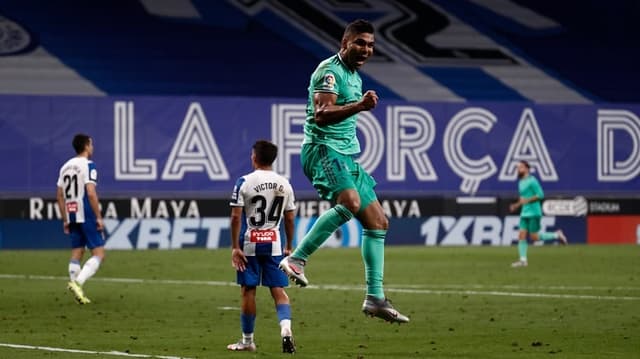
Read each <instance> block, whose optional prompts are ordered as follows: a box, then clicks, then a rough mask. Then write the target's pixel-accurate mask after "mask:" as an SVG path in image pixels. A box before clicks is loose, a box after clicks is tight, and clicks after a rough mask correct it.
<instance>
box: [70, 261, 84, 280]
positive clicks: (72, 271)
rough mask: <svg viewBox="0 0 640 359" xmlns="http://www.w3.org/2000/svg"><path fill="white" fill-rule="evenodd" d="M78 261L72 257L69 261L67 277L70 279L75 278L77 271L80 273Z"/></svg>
mask: <svg viewBox="0 0 640 359" xmlns="http://www.w3.org/2000/svg"><path fill="white" fill-rule="evenodd" d="M80 269H81V267H80V262H79V261H77V260H75V259H72V260H71V261H69V279H70V280H76V278H77V277H78V273H80Z"/></svg>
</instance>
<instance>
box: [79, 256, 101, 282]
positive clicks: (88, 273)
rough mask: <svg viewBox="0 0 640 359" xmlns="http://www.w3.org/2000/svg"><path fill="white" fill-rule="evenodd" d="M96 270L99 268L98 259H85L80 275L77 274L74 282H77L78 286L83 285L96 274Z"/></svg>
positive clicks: (94, 257)
mask: <svg viewBox="0 0 640 359" xmlns="http://www.w3.org/2000/svg"><path fill="white" fill-rule="evenodd" d="M98 268H100V258H98V257H96V256H93V257H91V258H89V259H87V261H86V262H84V265H83V266H82V270H81V271H80V274H78V277H77V278H76V282H78V284H80V285H83V284H84V282H86V281H87V279H89V278H91V277H92V276H93V275H94V274H96V272H97V271H98Z"/></svg>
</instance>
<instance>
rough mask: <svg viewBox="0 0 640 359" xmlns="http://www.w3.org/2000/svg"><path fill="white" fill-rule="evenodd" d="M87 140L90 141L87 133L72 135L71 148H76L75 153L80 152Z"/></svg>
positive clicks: (87, 142)
mask: <svg viewBox="0 0 640 359" xmlns="http://www.w3.org/2000/svg"><path fill="white" fill-rule="evenodd" d="M89 141H91V137H90V136H89V135H85V134H84V133H78V134H77V135H75V136H73V141H72V142H71V144H73V149H74V150H76V153H77V154H81V153H82V151H84V148H85V147H86V146H87V145H88V144H89Z"/></svg>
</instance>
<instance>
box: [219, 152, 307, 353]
mask: <svg viewBox="0 0 640 359" xmlns="http://www.w3.org/2000/svg"><path fill="white" fill-rule="evenodd" d="M277 154H278V147H276V145H274V144H273V143H271V142H268V141H262V140H261V141H257V142H256V143H255V144H254V145H253V149H252V151H251V163H252V165H253V168H254V171H253V172H251V173H249V174H247V175H245V176H242V177H240V178H238V180H237V182H236V185H235V187H234V189H233V194H232V196H231V203H230V205H231V241H232V245H231V247H232V251H231V264H232V265H233V267H234V268H235V269H236V270H237V281H238V284H240V285H241V286H242V310H241V313H240V322H241V325H242V339H241V340H240V341H239V342H237V343H234V344H229V345H228V346H227V349H229V350H242V351H255V350H256V345H255V343H254V340H253V331H254V327H255V320H256V287H257V286H258V285H260V284H262V285H263V286H265V287H269V290H270V291H271V296H272V297H273V300H274V302H275V305H276V312H277V314H278V321H279V322H280V336H281V338H282V351H283V352H285V353H294V352H295V345H294V342H293V336H292V332H291V307H290V305H289V297H288V296H287V293H286V292H285V290H284V287H286V286H287V285H288V279H287V276H286V275H285V274H284V273H283V272H282V271H280V269H279V268H278V264H279V263H280V261H281V260H282V258H283V255H289V254H290V253H291V250H292V248H291V246H292V241H293V231H294V210H295V208H296V207H295V204H294V195H293V189H292V187H291V184H290V183H289V180H287V179H286V178H285V177H283V176H281V175H279V174H277V173H276V172H274V171H273V169H272V166H271V165H272V163H273V161H275V159H276V156H277ZM283 218H284V230H285V234H286V236H287V239H286V244H284V246H283V241H282V240H281V239H280V222H282V219H283ZM283 247H284V248H283Z"/></svg>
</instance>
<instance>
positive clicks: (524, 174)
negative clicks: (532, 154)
mask: <svg viewBox="0 0 640 359" xmlns="http://www.w3.org/2000/svg"><path fill="white" fill-rule="evenodd" d="M526 175H527V174H526V173H525V172H518V179H523V178H524V177H525V176H526Z"/></svg>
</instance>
